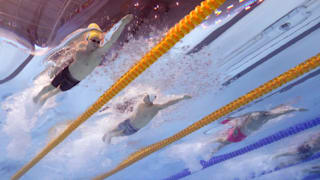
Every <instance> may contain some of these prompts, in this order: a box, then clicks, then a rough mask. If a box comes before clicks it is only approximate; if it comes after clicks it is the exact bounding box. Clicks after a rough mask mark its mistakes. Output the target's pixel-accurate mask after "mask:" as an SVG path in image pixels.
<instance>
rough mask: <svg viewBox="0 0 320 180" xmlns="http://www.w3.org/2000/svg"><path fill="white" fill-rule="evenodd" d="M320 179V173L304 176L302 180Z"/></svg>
mask: <svg viewBox="0 0 320 180" xmlns="http://www.w3.org/2000/svg"><path fill="white" fill-rule="evenodd" d="M317 179H320V174H312V175H310V176H307V177H304V178H303V179H302V180H317Z"/></svg>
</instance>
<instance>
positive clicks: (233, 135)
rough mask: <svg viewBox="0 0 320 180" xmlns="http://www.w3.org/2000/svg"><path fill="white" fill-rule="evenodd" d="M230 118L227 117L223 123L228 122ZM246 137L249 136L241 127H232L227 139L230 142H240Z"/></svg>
mask: <svg viewBox="0 0 320 180" xmlns="http://www.w3.org/2000/svg"><path fill="white" fill-rule="evenodd" d="M230 120H231V119H226V120H224V121H222V122H221V124H226V123H228V122H229V121H230ZM246 137H247V136H246V135H245V134H243V133H242V132H241V130H240V128H239V127H232V128H230V129H228V138H227V140H228V141H229V142H240V141H242V140H244V139H245V138H246Z"/></svg>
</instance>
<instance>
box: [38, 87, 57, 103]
mask: <svg viewBox="0 0 320 180" xmlns="http://www.w3.org/2000/svg"><path fill="white" fill-rule="evenodd" d="M52 87H53V86H52ZM59 92H61V90H60V88H55V89H53V90H51V91H49V92H48V93H47V94H46V95H44V96H43V97H41V98H40V100H39V104H40V105H43V104H44V103H45V102H46V101H47V99H49V98H50V97H52V96H54V95H56V94H58V93H59Z"/></svg>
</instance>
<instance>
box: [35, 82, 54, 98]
mask: <svg viewBox="0 0 320 180" xmlns="http://www.w3.org/2000/svg"><path fill="white" fill-rule="evenodd" d="M54 89H56V87H54V86H52V85H51V84H49V85H47V86H45V87H44V88H42V90H41V91H40V92H39V93H38V95H37V96H35V97H34V98H33V102H35V103H38V102H39V99H40V98H41V97H42V96H43V95H44V94H47V93H48V92H50V91H52V90H54Z"/></svg>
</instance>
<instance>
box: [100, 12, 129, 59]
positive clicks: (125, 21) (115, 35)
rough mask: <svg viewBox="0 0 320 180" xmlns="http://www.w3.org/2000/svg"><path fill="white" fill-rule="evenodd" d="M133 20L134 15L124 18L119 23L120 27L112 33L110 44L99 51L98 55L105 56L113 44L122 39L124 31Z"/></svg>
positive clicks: (107, 43)
mask: <svg viewBox="0 0 320 180" xmlns="http://www.w3.org/2000/svg"><path fill="white" fill-rule="evenodd" d="M132 19H133V15H132V14H128V15H126V16H125V17H123V18H122V19H121V20H120V21H119V23H120V25H119V27H118V28H117V29H116V30H115V31H114V32H113V33H112V35H111V38H110V40H109V41H108V42H106V43H105V44H104V45H103V46H102V47H101V48H99V49H98V50H97V53H99V54H104V53H105V52H107V50H108V49H109V48H110V47H111V45H112V44H113V43H115V42H116V41H117V40H118V38H119V37H120V35H121V33H122V31H123V30H124V28H125V26H126V25H127V24H128V23H129V22H130V21H131V20H132Z"/></svg>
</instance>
